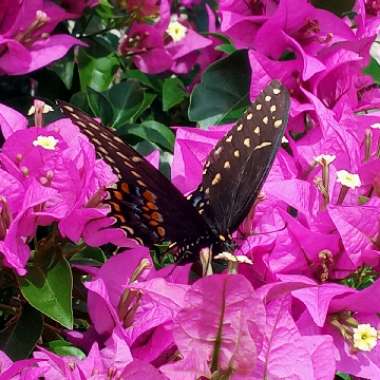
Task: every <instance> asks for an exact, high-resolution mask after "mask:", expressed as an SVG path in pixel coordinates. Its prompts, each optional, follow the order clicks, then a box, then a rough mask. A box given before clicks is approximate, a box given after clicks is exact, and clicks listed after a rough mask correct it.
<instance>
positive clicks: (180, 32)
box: [166, 20, 187, 42]
mask: <svg viewBox="0 0 380 380" xmlns="http://www.w3.org/2000/svg"><path fill="white" fill-rule="evenodd" d="M166 33H167V34H169V36H170V37H171V38H172V39H173V41H174V42H179V41H181V40H182V39H183V38H185V37H186V33H187V28H186V26H184V25H182V24H181V23H180V22H178V21H177V20H172V21H170V24H169V26H168V28H167V29H166Z"/></svg>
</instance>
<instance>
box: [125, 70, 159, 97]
mask: <svg viewBox="0 0 380 380" xmlns="http://www.w3.org/2000/svg"><path fill="white" fill-rule="evenodd" d="M127 76H128V78H130V79H137V80H138V81H139V82H140V83H142V84H143V85H145V86H147V87H150V88H151V89H153V90H156V91H157V92H161V83H160V80H159V79H157V78H155V77H150V76H148V75H147V74H144V73H143V72H141V71H140V70H129V71H128V72H127Z"/></svg>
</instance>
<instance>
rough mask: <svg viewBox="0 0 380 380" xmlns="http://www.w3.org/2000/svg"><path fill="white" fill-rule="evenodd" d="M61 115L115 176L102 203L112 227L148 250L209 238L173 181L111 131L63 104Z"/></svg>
mask: <svg viewBox="0 0 380 380" xmlns="http://www.w3.org/2000/svg"><path fill="white" fill-rule="evenodd" d="M58 105H59V106H60V108H61V109H62V111H63V112H64V113H65V114H66V115H67V116H69V117H70V119H71V120H72V121H73V123H74V124H76V125H77V126H79V127H80V129H81V131H82V132H83V133H84V134H85V135H86V136H87V137H88V138H89V139H90V141H91V142H92V143H93V144H94V145H95V149H96V152H97V154H98V155H99V156H100V157H101V158H102V159H103V160H104V161H106V162H107V163H108V164H109V165H110V166H111V167H112V169H113V170H114V172H115V174H117V175H118V177H119V182H118V183H117V186H116V187H114V188H112V189H108V191H109V194H110V197H109V199H108V200H107V202H108V203H109V204H110V206H111V208H112V215H113V216H114V217H115V218H116V220H117V225H118V226H119V227H121V228H123V229H124V230H125V231H126V232H127V234H128V235H129V236H130V237H133V238H136V239H137V240H139V241H140V242H141V243H144V244H145V245H147V246H150V247H151V246H152V245H153V244H157V243H160V242H162V241H165V240H166V241H171V242H176V243H178V244H179V245H180V246H181V245H182V244H185V243H186V242H195V241H197V240H199V239H200V238H201V237H202V236H207V235H208V231H209V229H208V226H207V224H206V222H205V220H204V219H203V218H202V217H201V216H200V215H199V214H198V212H197V211H196V209H195V208H194V207H193V206H192V204H191V203H190V202H188V201H187V200H186V198H185V197H184V196H183V195H182V194H181V193H180V192H179V190H178V189H177V188H176V187H175V186H174V185H172V183H171V182H170V181H169V180H168V179H167V178H166V177H165V176H164V175H163V174H161V172H160V171H158V170H157V169H156V168H155V167H154V166H152V165H151V164H150V163H149V162H148V161H147V160H145V158H144V157H143V156H141V155H140V154H139V153H138V152H136V151H135V150H134V149H133V148H132V147H130V146H129V145H127V144H125V143H124V142H123V140H121V139H120V137H118V136H117V135H116V134H115V133H114V132H113V131H112V130H110V129H109V128H106V127H105V126H103V125H102V124H100V123H98V122H97V121H96V120H94V119H93V118H91V117H90V116H89V115H87V114H85V113H84V112H82V111H80V110H79V109H77V108H75V107H73V106H72V105H69V104H67V103H65V102H62V101H60V102H58Z"/></svg>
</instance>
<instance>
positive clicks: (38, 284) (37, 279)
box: [19, 255, 73, 329]
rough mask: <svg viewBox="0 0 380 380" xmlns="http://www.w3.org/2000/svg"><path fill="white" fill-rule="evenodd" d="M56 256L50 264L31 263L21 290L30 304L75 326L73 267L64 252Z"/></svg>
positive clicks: (64, 324)
mask: <svg viewBox="0 0 380 380" xmlns="http://www.w3.org/2000/svg"><path fill="white" fill-rule="evenodd" d="M54 256H55V257H54V259H53V260H52V262H51V263H49V264H48V265H44V264H41V263H39V262H36V261H34V262H32V263H30V265H29V266H28V274H27V275H26V276H24V277H20V278H19V283H20V290H21V293H22V295H23V296H24V297H25V299H26V300H27V301H28V302H29V303H30V305H32V306H33V307H34V308H36V309H37V310H39V311H40V312H41V313H43V314H45V315H46V316H48V317H49V318H51V319H53V320H54V321H56V322H58V323H60V324H61V325H62V326H64V327H66V328H68V329H72V328H73V309H72V302H71V297H72V288H73V278H72V273H71V267H70V264H69V263H68V261H67V260H66V259H65V258H64V257H63V256H61V255H54Z"/></svg>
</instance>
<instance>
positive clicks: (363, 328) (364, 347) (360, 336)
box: [354, 323, 377, 351]
mask: <svg viewBox="0 0 380 380" xmlns="http://www.w3.org/2000/svg"><path fill="white" fill-rule="evenodd" d="M376 344H377V330H376V329H375V328H374V327H372V326H371V325H370V324H369V323H363V324H360V325H358V327H356V328H354V347H355V348H357V349H358V350H360V351H372V350H373V349H374V348H375V347H376Z"/></svg>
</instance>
